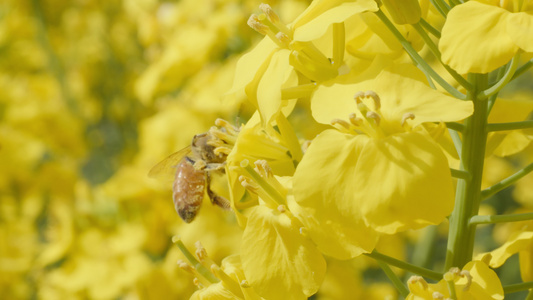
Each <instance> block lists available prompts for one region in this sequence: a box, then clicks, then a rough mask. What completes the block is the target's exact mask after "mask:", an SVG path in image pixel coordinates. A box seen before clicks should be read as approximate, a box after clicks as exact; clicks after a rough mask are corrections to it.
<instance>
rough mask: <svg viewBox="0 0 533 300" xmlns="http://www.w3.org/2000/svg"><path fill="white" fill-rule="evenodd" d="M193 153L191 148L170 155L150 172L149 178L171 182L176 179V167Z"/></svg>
mask: <svg viewBox="0 0 533 300" xmlns="http://www.w3.org/2000/svg"><path fill="white" fill-rule="evenodd" d="M190 153H191V147H190V146H189V147H185V148H183V149H181V150H179V151H178V152H174V153H172V154H170V155H169V156H168V157H167V158H165V159H163V160H162V161H160V162H159V163H158V164H157V165H155V166H154V167H153V168H152V169H150V172H148V177H151V178H157V179H164V180H168V181H171V180H173V179H174V176H175V174H176V166H177V165H178V164H179V163H180V162H181V160H183V158H185V156H187V155H189V154H190Z"/></svg>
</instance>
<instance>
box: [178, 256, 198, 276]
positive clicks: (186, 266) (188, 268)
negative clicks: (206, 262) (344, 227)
mask: <svg viewBox="0 0 533 300" xmlns="http://www.w3.org/2000/svg"><path fill="white" fill-rule="evenodd" d="M177 264H178V267H179V268H180V269H182V270H184V271H186V272H189V273H191V274H195V272H194V268H193V267H191V265H189V264H188V263H186V262H185V261H184V260H182V259H178V261H177Z"/></svg>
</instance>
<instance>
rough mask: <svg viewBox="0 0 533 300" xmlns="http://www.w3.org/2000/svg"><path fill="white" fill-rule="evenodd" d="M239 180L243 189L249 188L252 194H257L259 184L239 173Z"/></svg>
mask: <svg viewBox="0 0 533 300" xmlns="http://www.w3.org/2000/svg"><path fill="white" fill-rule="evenodd" d="M239 182H240V183H241V185H242V186H243V187H244V188H245V189H247V190H249V191H250V192H252V193H254V194H257V192H258V190H259V186H258V185H257V184H256V183H255V182H254V181H253V180H252V179H250V178H248V177H246V176H243V175H241V176H239Z"/></svg>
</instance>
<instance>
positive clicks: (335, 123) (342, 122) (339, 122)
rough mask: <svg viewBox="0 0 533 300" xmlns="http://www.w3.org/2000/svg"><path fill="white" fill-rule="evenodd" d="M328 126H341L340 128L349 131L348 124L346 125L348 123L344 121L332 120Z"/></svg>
mask: <svg viewBox="0 0 533 300" xmlns="http://www.w3.org/2000/svg"><path fill="white" fill-rule="evenodd" d="M350 121H351V120H350ZM330 124H331V125H333V126H335V125H341V126H342V127H344V128H346V129H347V130H349V129H350V123H348V122H346V121H344V120H342V119H333V120H331V122H330Z"/></svg>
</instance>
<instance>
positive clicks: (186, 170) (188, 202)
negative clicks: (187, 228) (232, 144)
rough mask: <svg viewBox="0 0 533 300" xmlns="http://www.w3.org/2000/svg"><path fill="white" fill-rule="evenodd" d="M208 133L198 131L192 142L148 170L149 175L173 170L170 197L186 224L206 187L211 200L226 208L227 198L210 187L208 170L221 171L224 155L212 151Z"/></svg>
mask: <svg viewBox="0 0 533 300" xmlns="http://www.w3.org/2000/svg"><path fill="white" fill-rule="evenodd" d="M210 138H211V136H210V135H209V132H208V133H202V134H197V135H195V136H194V137H193V139H192V142H191V145H190V146H188V147H186V148H184V149H181V150H180V151H178V152H176V153H174V154H171V155H170V156H168V157H167V158H165V159H164V160H163V161H161V162H160V163H158V164H157V165H155V166H154V167H153V168H152V169H151V170H150V172H149V173H148V176H149V177H152V178H155V177H161V176H163V175H168V174H169V173H174V182H173V184H172V199H173V201H174V208H175V209H176V212H177V213H178V215H179V216H180V217H181V218H182V219H183V221H185V222H186V223H190V222H192V221H193V220H194V218H195V217H196V215H197V214H198V211H199V210H200V208H201V205H202V201H203V198H204V193H205V190H206V189H207V195H208V196H209V199H210V200H211V203H213V204H215V205H218V206H219V207H221V208H223V209H226V210H229V209H230V204H229V201H228V200H227V199H225V198H224V197H221V196H219V195H217V194H216V193H215V192H213V191H212V190H211V187H210V184H211V176H210V174H209V173H210V172H213V171H219V172H224V166H225V164H226V157H227V155H225V154H223V153H220V154H218V155H217V154H215V151H214V150H215V147H214V146H212V145H210V144H208V141H209V139H210Z"/></svg>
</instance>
